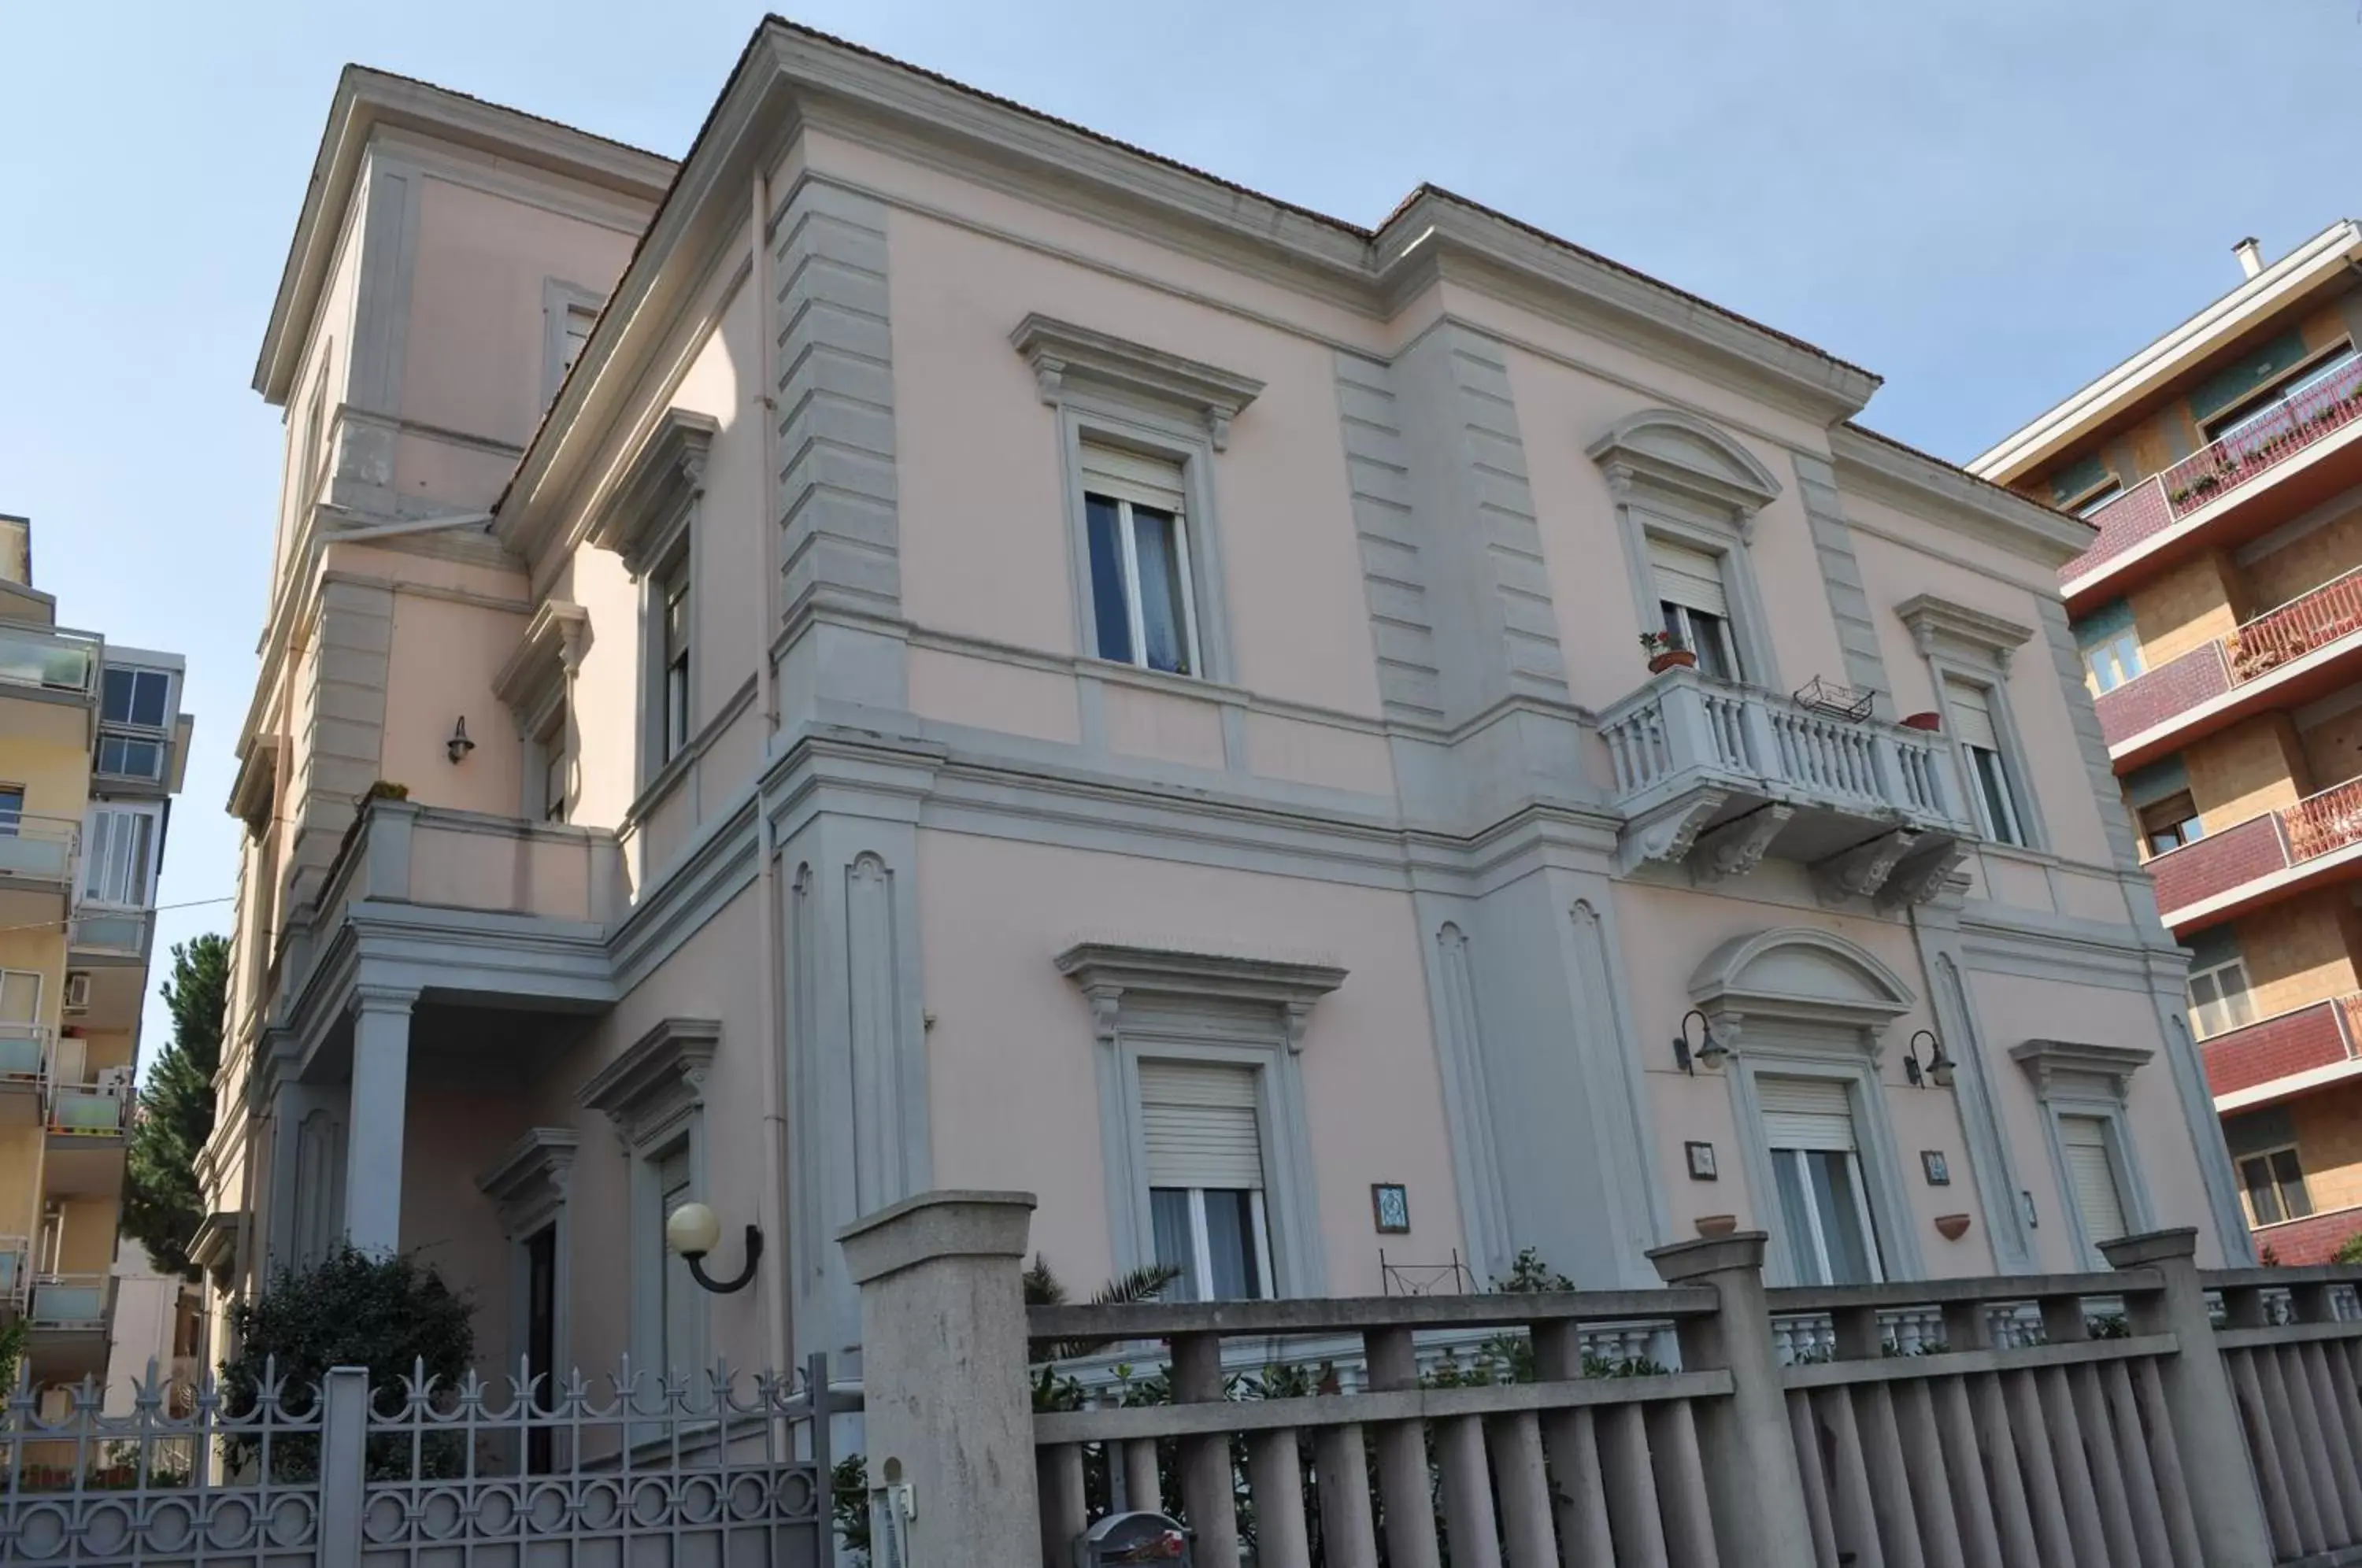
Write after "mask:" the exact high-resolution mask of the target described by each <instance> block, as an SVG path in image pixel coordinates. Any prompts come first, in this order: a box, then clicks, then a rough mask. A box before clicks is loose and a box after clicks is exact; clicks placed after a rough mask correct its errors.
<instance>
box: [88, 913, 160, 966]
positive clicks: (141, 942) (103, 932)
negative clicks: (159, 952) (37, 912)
mask: <svg viewBox="0 0 2362 1568" xmlns="http://www.w3.org/2000/svg"><path fill="white" fill-rule="evenodd" d="M151 918H152V917H151V916H150V915H149V911H146V910H118V909H106V908H103V907H101V906H99V905H96V904H84V905H83V906H82V907H81V908H80V909H78V910H76V911H74V914H73V923H72V932H71V934H70V935H69V937H68V940H67V945H68V946H70V947H71V948H72V950H73V954H74V956H75V958H76V959H77V960H78V961H79V960H81V959H84V958H90V959H106V958H116V959H124V958H128V959H138V958H144V957H146V956H147V954H148V926H149V920H150V919H151Z"/></svg>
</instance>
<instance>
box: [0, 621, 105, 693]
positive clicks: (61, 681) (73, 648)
mask: <svg viewBox="0 0 2362 1568" xmlns="http://www.w3.org/2000/svg"><path fill="white" fill-rule="evenodd" d="M100 646H101V645H100V644H99V642H98V640H97V639H96V638H94V637H83V636H80V635H76V634H73V633H70V632H44V631H39V630H36V629H34V628H32V627H29V626H0V686H20V687H32V688H35V689H37V690H43V691H69V692H79V693H81V694H82V695H83V696H84V697H88V696H91V695H92V694H93V693H94V691H95V690H96V688H97V679H98V655H99V648H100Z"/></svg>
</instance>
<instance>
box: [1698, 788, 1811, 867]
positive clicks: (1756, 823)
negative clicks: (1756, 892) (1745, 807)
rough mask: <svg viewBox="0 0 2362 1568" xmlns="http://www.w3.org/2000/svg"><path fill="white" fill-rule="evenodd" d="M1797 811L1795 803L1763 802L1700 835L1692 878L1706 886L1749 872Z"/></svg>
mask: <svg viewBox="0 0 2362 1568" xmlns="http://www.w3.org/2000/svg"><path fill="white" fill-rule="evenodd" d="M1795 814H1796V808H1795V807H1794V806H1782V805H1770V806H1763V807H1760V808H1759V809H1758V810H1755V811H1752V812H1749V813H1748V814H1747V815H1745V816H1743V817H1738V818H1735V819H1733V820H1732V821H1730V822H1727V823H1723V824H1722V825H1721V826H1720V827H1717V828H1715V829H1713V830H1711V831H1710V832H1707V833H1705V834H1701V835H1699V838H1698V841H1697V845H1696V847H1694V849H1692V850H1691V851H1690V856H1689V865H1690V880H1691V881H1692V882H1694V883H1695V884H1696V885H1697V886H1699V887H1701V888H1703V887H1705V886H1706V885H1708V884H1709V883H1714V882H1719V881H1722V880H1724V879H1725V878H1731V877H1744V876H1746V875H1747V874H1748V873H1749V871H1752V870H1754V869H1755V867H1758V866H1759V865H1760V864H1762V861H1763V856H1764V852H1765V851H1767V850H1769V849H1770V848H1771V841H1772V840H1773V839H1775V838H1778V837H1779V836H1780V830H1781V829H1782V828H1783V827H1786V826H1787V825H1788V819H1789V818H1791V817H1793V816H1794V815H1795Z"/></svg>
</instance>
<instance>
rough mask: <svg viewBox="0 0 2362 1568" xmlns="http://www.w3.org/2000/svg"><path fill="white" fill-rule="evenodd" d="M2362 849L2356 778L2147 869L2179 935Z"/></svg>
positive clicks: (2361, 796)
mask: <svg viewBox="0 0 2362 1568" xmlns="http://www.w3.org/2000/svg"><path fill="white" fill-rule="evenodd" d="M2355 845H2362V778H2349V779H2347V780H2346V781H2345V783H2343V784H2336V785H2333V786H2331V787H2330V788H2329V789H2326V790H2322V791H2321V792H2320V793H2319V794H2316V795H2309V796H2307V797H2306V798H2305V799H2303V800H2301V801H2298V802H2297V803H2296V804H2295V805H2293V806H2289V807H2286V808H2284V809H2282V810H2280V811H2277V812H2265V813H2264V814H2263V815H2262V816H2258V817H2249V818H2248V819H2247V820H2246V822H2243V823H2235V824H2234V825H2233V826H2231V827H2227V828H2224V830H2223V831H2222V832H2221V833H2218V834H2209V835H2208V836H2207V837H2205V838H2202V839H2200V840H2199V841H2198V842H2197V843H2195V844H2187V845H2182V846H2181V847H2180V848H2179V849H2174V850H2169V851H2167V852H2166V853H2165V854H2163V855H2160V856H2157V857H2156V858H2154V859H2152V860H2151V861H2150V862H2149V863H2148V870H2149V876H2150V878H2151V879H2152V880H2153V881H2154V882H2155V884H2156V887H2157V903H2158V911H2159V912H2160V913H2161V914H2162V915H2163V916H2164V918H2165V923H2166V924H2168V925H2169V926H2172V927H2174V928H2175V929H2176V930H2177V931H2180V930H2181V929H2183V928H2185V927H2195V926H2196V925H2199V924H2202V923H2210V922H2213V921H2216V920H2221V919H2224V918H2225V917H2226V916H2227V915H2229V914H2230V913H2231V912H2233V911H2235V910H2237V909H2238V908H2240V907H2241V906H2243V905H2244V904H2246V903H2247V902H2249V901H2250V900H2257V899H2263V898H2267V897H2270V896H2272V895H2275V894H2279V893H2282V892H2287V891H2290V890H2293V889H2296V888H2299V887H2302V886H2305V885H2307V884H2308V883H2309V882H2311V881H2312V880H2313V878H2308V877H2305V876H2302V875H2289V874H2290V873H2301V871H2302V870H2303V868H2304V867H2307V866H2308V865H2312V864H2313V863H2317V862H2320V863H2325V864H2321V865H2319V866H2318V867H2317V869H2318V870H2319V871H2320V872H2321V873H2322V874H2323V875H2327V874H2329V873H2330V872H2332V871H2334V869H2335V868H2336V867H2342V866H2344V865H2345V862H2346V860H2348V859H2350V858H2352V856H2344V855H2342V854H2341V852H2343V851H2346V850H2350V849H2352V848H2353V847H2354V846H2355Z"/></svg>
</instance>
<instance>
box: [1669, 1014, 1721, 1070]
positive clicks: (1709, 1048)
mask: <svg viewBox="0 0 2362 1568" xmlns="http://www.w3.org/2000/svg"><path fill="white" fill-rule="evenodd" d="M1693 1018H1694V1019H1696V1020H1697V1021H1698V1032H1699V1033H1700V1034H1702V1035H1703V1036H1705V1038H1704V1039H1703V1040H1701V1041H1700V1042H1699V1043H1697V1044H1695V1045H1692V1044H1691V1043H1690V1020H1691V1019H1693ZM1728 1055H1730V1047H1729V1046H1727V1045H1726V1044H1724V1043H1722V1042H1721V1041H1719V1040H1716V1038H1715V1037H1714V1025H1713V1024H1711V1023H1709V1022H1707V1021H1706V1016H1705V1013H1703V1012H1700V1011H1699V1010H1697V1009H1696V1008H1692V1009H1690V1010H1689V1011H1687V1012H1685V1013H1683V1014H1682V1032H1680V1033H1679V1034H1676V1035H1674V1036H1673V1061H1674V1063H1675V1065H1677V1066H1679V1067H1680V1068H1681V1069H1682V1071H1683V1072H1685V1073H1687V1074H1688V1075H1689V1076H1690V1077H1697V1064H1699V1063H1704V1064H1705V1066H1709V1067H1719V1066H1722V1063H1723V1058H1725V1057H1727V1056H1728Z"/></svg>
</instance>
